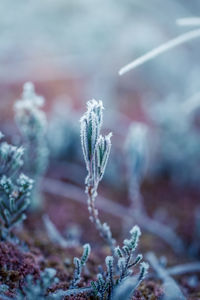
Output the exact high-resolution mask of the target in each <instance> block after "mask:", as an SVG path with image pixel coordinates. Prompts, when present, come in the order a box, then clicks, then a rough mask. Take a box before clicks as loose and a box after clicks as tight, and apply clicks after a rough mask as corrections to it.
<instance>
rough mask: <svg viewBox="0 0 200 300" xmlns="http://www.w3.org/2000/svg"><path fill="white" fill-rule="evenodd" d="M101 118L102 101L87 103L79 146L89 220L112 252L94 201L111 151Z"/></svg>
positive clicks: (110, 239) (111, 240)
mask: <svg viewBox="0 0 200 300" xmlns="http://www.w3.org/2000/svg"><path fill="white" fill-rule="evenodd" d="M102 118H103V103H102V101H96V100H91V101H88V103H87V112H86V113H85V114H84V115H83V117H82V118H81V120H80V123H81V144H82V150H83V155H84V159H85V163H86V168H87V172H88V175H87V177H86V180H85V184H86V193H87V195H88V210H89V214H90V220H91V222H93V223H94V224H95V227H96V229H97V230H98V231H99V233H100V235H101V236H102V237H103V238H104V239H105V241H106V242H107V243H108V245H109V246H110V248H111V251H112V252H113V251H114V247H115V240H114V239H113V238H112V233H111V230H110V227H109V226H108V225H107V224H106V223H103V224H102V223H101V221H100V219H99V217H98V210H97V209H96V207H95V199H96V196H97V189H98V185H99V182H100V181H101V179H102V178H103V175H104V172H105V168H106V165H107V161H108V158H109V154H110V149H111V141H110V139H111V136H112V134H111V133H109V134H108V135H106V136H102V135H101V134H100V131H101V126H102Z"/></svg>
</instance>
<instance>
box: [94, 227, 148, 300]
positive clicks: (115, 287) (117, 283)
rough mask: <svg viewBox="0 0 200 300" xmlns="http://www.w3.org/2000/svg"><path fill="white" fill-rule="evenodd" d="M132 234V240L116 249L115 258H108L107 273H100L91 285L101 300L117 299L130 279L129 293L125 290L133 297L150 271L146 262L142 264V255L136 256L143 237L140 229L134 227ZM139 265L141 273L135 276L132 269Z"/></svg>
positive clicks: (106, 261) (106, 260)
mask: <svg viewBox="0 0 200 300" xmlns="http://www.w3.org/2000/svg"><path fill="white" fill-rule="evenodd" d="M130 234H131V237H130V239H126V240H124V242H123V246H122V247H120V246H117V247H116V248H115V250H114V256H107V257H106V259H105V264H106V272H102V273H99V274H98V275H97V280H96V281H94V282H92V283H91V285H92V288H93V291H94V293H95V295H96V296H97V297H98V298H99V299H101V300H103V299H106V300H110V299H115V296H117V295H118V293H121V290H124V283H125V282H127V280H128V279H130V281H131V284H130V281H129V288H128V291H127V287H126V288H125V290H126V294H127V295H129V297H131V296H132V295H133V293H134V291H135V290H136V289H137V287H138V285H139V284H140V283H141V282H142V280H143V279H144V277H145V275H146V273H147V271H148V268H149V266H148V264H147V263H145V262H142V263H140V262H141V260H142V255H141V254H138V255H137V256H136V257H135V255H134V252H135V250H136V248H137V245H138V242H139V238H140V235H141V232H140V229H139V227H138V226H134V227H133V228H132V229H131V231H130ZM139 263H140V271H139V273H138V274H137V275H134V276H133V270H132V269H133V267H135V266H136V265H137V264H139ZM113 297H114V298H113ZM116 299H121V298H116ZM125 299H128V298H125Z"/></svg>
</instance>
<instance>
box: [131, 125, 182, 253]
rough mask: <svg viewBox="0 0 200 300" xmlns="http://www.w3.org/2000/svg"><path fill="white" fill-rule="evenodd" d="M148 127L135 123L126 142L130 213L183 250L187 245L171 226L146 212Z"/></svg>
mask: <svg viewBox="0 0 200 300" xmlns="http://www.w3.org/2000/svg"><path fill="white" fill-rule="evenodd" d="M147 147H148V129H147V126H146V125H144V124H141V123H136V122H135V123H133V124H132V126H131V128H130V131H129V134H128V137H127V142H126V148H127V154H128V155H127V157H128V161H127V165H128V170H129V197H130V199H131V207H130V215H131V217H132V218H133V222H136V223H137V224H138V225H139V226H140V227H141V228H143V229H145V230H147V231H148V232H151V233H152V234H155V235H157V236H158V237H159V238H161V239H163V240H164V241H165V242H166V243H167V244H168V245H169V246H170V247H171V248H172V249H173V250H174V251H175V252H178V253H180V252H183V251H184V250H185V245H184V244H183V242H182V240H181V239H180V238H179V237H178V236H177V234H176V233H175V232H174V231H173V229H172V228H170V227H169V226H167V225H165V224H162V223H161V222H159V221H157V220H154V219H152V218H150V217H149V216H148V214H147V212H146V209H145V206H144V203H143V198H142V194H141V191H140V185H141V183H142V179H143V177H144V175H145V170H146V164H147V160H148V149H147Z"/></svg>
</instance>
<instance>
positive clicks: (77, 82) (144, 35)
mask: <svg viewBox="0 0 200 300" xmlns="http://www.w3.org/2000/svg"><path fill="white" fill-rule="evenodd" d="M186 17H187V18H191V17H200V1H198V0H190V1H189V0H165V1H161V0H123V1H119V0H109V1H108V0H101V1H100V0H84V1H81V0H44V1H39V0H34V1H24V0H18V1H11V0H4V1H1V5H0V131H1V132H2V133H3V134H4V136H5V137H4V140H6V141H7V142H9V143H11V144H13V145H16V146H19V145H21V144H22V141H23V139H22V137H21V134H20V131H19V128H18V126H17V125H16V121H15V109H14V105H15V103H16V101H17V100H18V99H20V98H21V94H22V89H23V85H24V83H26V82H32V83H33V84H34V86H35V91H36V93H37V94H38V95H42V96H43V97H44V98H45V104H44V107H43V108H42V110H43V111H44V112H45V113H46V116H47V122H48V123H47V132H46V137H45V138H46V139H47V143H48V146H47V147H48V150H49V162H48V167H47V168H46V171H45V174H44V177H43V178H42V180H41V182H40V194H41V195H40V197H41V201H43V204H42V205H41V207H40V209H39V210H38V211H37V210H34V211H31V210H28V213H27V219H26V220H25V222H24V223H23V227H20V228H18V229H17V235H18V237H19V239H21V240H22V241H23V242H24V243H25V244H26V243H27V245H29V247H30V249H32V250H31V253H32V254H33V253H34V254H33V255H38V256H40V257H43V258H42V263H41V265H42V267H41V265H40V267H41V269H42V268H43V269H44V268H45V267H52V268H55V269H56V270H57V272H58V273H57V276H58V277H59V276H60V278H61V279H60V280H61V282H65V281H66V280H65V279H63V278H64V276H69V278H70V274H71V273H72V271H71V269H70V268H69V269H67V267H66V269H65V270H64V271H63V268H64V267H63V266H61V265H62V261H63V260H64V258H63V257H65V259H67V258H69V261H73V260H72V258H73V256H75V255H76V256H77V255H79V256H80V252H81V251H80V249H79V247H80V245H83V244H85V243H90V244H91V248H92V251H93V256H92V258H91V261H92V262H90V264H91V265H92V275H91V274H89V275H88V274H87V276H88V277H87V276H86V278H87V280H88V281H89V279H88V278H90V277H95V274H96V273H98V271H97V269H98V265H99V264H102V265H103V263H104V257H105V256H106V255H108V254H109V249H108V247H107V246H106V244H105V242H104V241H103V240H102V239H101V237H99V235H98V232H97V230H96V228H95V226H94V225H93V224H92V223H91V221H90V220H89V213H88V209H87V195H86V193H85V177H86V176H87V173H86V168H85V161H84V157H83V153H82V149H81V140H80V121H79V120H80V118H81V116H82V115H83V114H84V112H85V111H86V109H87V108H86V104H87V101H88V100H90V99H93V98H94V99H96V100H102V102H103V106H104V108H105V109H104V112H103V128H102V132H103V133H104V134H107V133H109V132H112V134H113V136H112V138H111V141H112V148H111V152H110V157H109V160H108V164H107V166H106V170H105V174H104V177H103V179H102V181H101V182H100V183H99V187H98V196H97V198H96V202H95V203H96V207H97V208H98V210H99V217H100V219H101V220H102V221H103V222H104V221H106V223H108V224H109V226H110V227H111V231H112V233H113V236H114V237H115V238H116V239H117V241H118V242H117V243H119V244H121V243H122V241H123V239H124V237H126V236H127V232H129V230H130V228H129V225H135V224H138V222H139V223H140V224H138V225H139V226H140V228H141V232H142V235H141V238H140V243H139V252H140V253H142V254H143V256H144V260H145V261H147V260H148V258H146V257H145V255H146V253H149V252H153V253H154V254H155V255H156V256H157V257H158V258H159V257H165V259H166V261H167V265H166V268H169V267H173V266H176V265H182V264H188V263H196V266H197V265H198V268H196V269H195V271H191V270H190V271H189V272H186V273H184V272H183V273H181V274H179V275H175V276H174V277H173V279H174V280H175V281H176V284H177V286H178V288H180V291H181V295H184V297H186V298H180V299H200V277H199V270H200V266H199V259H200V188H199V187H200V81H199V78H200V56H199V51H200V37H199V38H196V39H192V40H191V41H188V42H186V43H183V44H181V45H179V46H177V47H175V48H174V49H171V50H169V51H167V52H165V53H163V54H161V55H159V56H157V57H156V58H154V59H152V60H151V61H148V62H146V63H144V64H143V65H141V66H139V67H137V68H135V69H133V70H130V71H129V72H127V73H126V74H124V75H122V76H119V74H118V72H119V70H120V68H122V67H123V66H124V65H126V64H127V63H129V62H131V61H133V60H134V59H136V58H138V57H140V56H141V55H143V54H145V53H147V52H148V51H150V50H152V49H153V48H155V47H157V46H159V45H161V44H163V43H165V42H167V41H169V40H170V39H173V38H175V37H177V36H179V35H181V34H184V33H186V32H189V31H190V30H194V29H196V28H198V26H196V27H192V26H180V24H178V23H177V20H178V19H181V18H186ZM135 122H137V123H135ZM138 122H139V124H140V125H141V123H142V124H144V125H146V126H147V127H145V128H147V131H148V134H147V135H148V136H147V140H146V141H145V154H146V156H147V159H146V161H145V168H144V169H145V170H144V174H142V177H141V178H140V179H139V183H138V184H139V193H140V196H141V197H142V198H143V205H144V206H145V214H147V215H148V218H149V219H150V220H151V221H152V220H154V221H156V222H158V223H156V224H159V223H161V224H164V225H165V226H166V228H170V230H171V231H173V232H174V233H175V235H177V236H178V237H179V238H180V240H181V241H183V243H184V245H185V249H184V251H180V252H179V251H178V250H177V251H176V249H174V248H176V246H174V247H173V245H170V242H169V243H168V242H166V241H165V240H164V239H162V237H161V238H160V237H159V234H158V235H157V234H154V233H153V232H151V230H148V224H145V225H144V224H143V222H142V220H141V219H140V220H139V221H138V219H137V218H138V216H135V219H134V213H133V215H131V216H133V218H132V219H131V216H130V214H129V219H131V220H132V223H131V222H130V224H126V214H128V212H129V208H130V207H132V205H131V199H130V197H131V193H130V178H129V177H130V173H131V172H130V164H131V162H130V161H129V154H128V150H127V147H128V146H127V144H128V143H127V139H128V136H129V133H130V127H131V126H134V124H135V125H137V124H138ZM129 139H130V137H129ZM136 143H137V139H136ZM138 151H139V150H138ZM140 163H141V162H138V164H140ZM138 168H140V166H138ZM136 169H137V168H136V167H135V169H134V170H136ZM30 177H31V175H30ZM133 177H134V174H133ZM133 209H134V208H133ZM136 209H137V208H136ZM129 213H130V212H129ZM43 215H45V216H48V217H49V219H50V220H51V221H52V222H53V224H54V225H55V226H56V228H57V230H58V231H59V232H60V233H61V234H62V235H63V236H65V237H67V238H69V239H70V238H71V239H73V238H74V239H77V240H78V246H77V247H76V249H74V250H73V248H72V249H71V248H70V250H66V251H65V250H63V249H62V247H61V248H59V247H60V246H59V245H57V247H58V248H56V247H55V245H54V246H52V244H51V243H52V241H51V240H50V239H49V236H48V234H47V233H46V229H45V226H44V222H43V221H42V220H43V217H42V216H43ZM140 218H142V215H141V216H140ZM147 223H148V220H147ZM126 230H127V232H126ZM158 231H159V230H158ZM156 232H157V230H156ZM161 232H162V231H161ZM161 235H162V233H161ZM1 243H3V242H0V244H1ZM171 244H173V242H171ZM1 247H3V246H1ZM53 247H55V248H53ZM177 247H178V246H177ZM77 249H78V250H77ZM73 251H74V252H73ZM38 253H39V254H38ZM77 253H78V254H77ZM147 257H148V255H147ZM2 261H3V260H2ZM2 261H1V255H0V267H1V268H3V263H2ZM90 267H91V266H90ZM89 269H90V268H89ZM154 271H155V270H154V268H153V267H152V266H151V261H150V269H149V277H147V279H145V280H146V283H145V281H144V283H142V287H141V290H139V291H138V292H137V293H136V294H135V296H134V297H135V298H133V299H164V300H170V299H171V300H176V299H175V298H173V297H171V298H170V297H168V298H165V297H167V296H168V295H164V289H163V285H162V280H161V279H162V278H160V277H159V276H158V277H156V276H157V275H155V274H153V272H154ZM70 272H71V273H70ZM63 274H64V275H63ZM66 274H67V275H66ZM65 278H67V277H65ZM0 280H1V283H2V282H3V280H2V278H1V271H0ZM10 280H11V279H10ZM87 280H86V282H88V281H87ZM4 283H5V282H4ZM7 283H8V285H9V280H8V282H7ZM86 285H87V284H85V283H83V286H86ZM63 286H64V285H63ZM162 297H163V298H162ZM70 299H72V298H70ZM74 299H79V298H74ZM80 299H87V298H80ZM88 299H90V298H88ZM91 299H93V298H91ZM94 299H96V298H94ZM116 299H117V298H116Z"/></svg>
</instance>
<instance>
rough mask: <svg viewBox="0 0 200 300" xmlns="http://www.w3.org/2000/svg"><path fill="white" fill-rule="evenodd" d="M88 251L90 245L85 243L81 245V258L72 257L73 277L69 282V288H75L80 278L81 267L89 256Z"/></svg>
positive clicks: (89, 250)
mask: <svg viewBox="0 0 200 300" xmlns="http://www.w3.org/2000/svg"><path fill="white" fill-rule="evenodd" d="M90 252H91V247H90V245H89V244H85V245H84V246H83V254H82V257H81V258H78V257H74V275H73V279H72V281H71V283H70V288H71V289H75V288H77V284H78V283H79V282H80V280H81V274H82V270H83V267H84V266H85V265H86V263H87V261H88V258H89V256H90Z"/></svg>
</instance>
